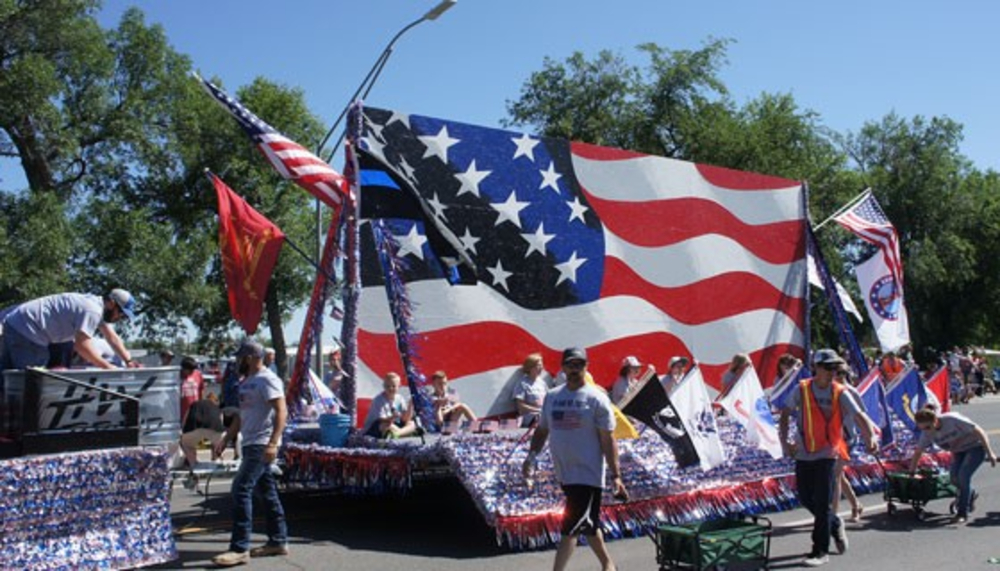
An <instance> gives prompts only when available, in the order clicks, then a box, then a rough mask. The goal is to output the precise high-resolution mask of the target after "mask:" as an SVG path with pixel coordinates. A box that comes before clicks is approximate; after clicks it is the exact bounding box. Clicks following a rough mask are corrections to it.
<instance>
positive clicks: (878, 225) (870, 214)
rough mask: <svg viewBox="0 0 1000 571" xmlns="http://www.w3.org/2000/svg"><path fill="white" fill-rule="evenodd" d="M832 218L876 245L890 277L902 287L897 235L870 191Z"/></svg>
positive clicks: (900, 259) (901, 262)
mask: <svg viewBox="0 0 1000 571" xmlns="http://www.w3.org/2000/svg"><path fill="white" fill-rule="evenodd" d="M834 220H836V221H837V223H838V224H840V225H841V226H843V227H844V228H846V229H847V230H849V231H851V232H852V233H854V234H855V235H857V236H858V237H859V238H861V239H862V240H864V241H865V242H869V243H871V244H874V245H875V246H878V248H879V249H880V250H881V251H882V255H883V256H884V257H885V263H886V266H888V267H889V271H890V272H892V277H893V278H894V279H895V280H896V283H897V284H899V287H900V288H902V287H903V259H902V257H900V255H899V237H898V236H897V235H896V229H895V228H894V227H893V226H892V222H889V219H888V218H887V217H886V215H885V212H883V211H882V207H881V206H879V203H878V200H876V199H875V195H874V194H872V193H871V191H869V192H868V194H867V196H865V197H864V198H863V199H861V200H859V201H858V203H857V204H855V205H854V206H852V207H851V208H850V209H848V210H847V211H846V212H844V213H843V214H841V215H839V216H837V217H836V218H834Z"/></svg>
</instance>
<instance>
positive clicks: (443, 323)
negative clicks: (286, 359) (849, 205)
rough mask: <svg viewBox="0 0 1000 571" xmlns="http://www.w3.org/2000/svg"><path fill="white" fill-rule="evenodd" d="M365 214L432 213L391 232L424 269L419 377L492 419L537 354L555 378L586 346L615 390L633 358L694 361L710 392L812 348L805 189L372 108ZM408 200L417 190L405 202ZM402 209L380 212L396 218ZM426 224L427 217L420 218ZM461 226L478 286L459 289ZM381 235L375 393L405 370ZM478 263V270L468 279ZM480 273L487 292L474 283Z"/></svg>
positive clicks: (415, 267)
mask: <svg viewBox="0 0 1000 571" xmlns="http://www.w3.org/2000/svg"><path fill="white" fill-rule="evenodd" d="M364 113H365V118H364V124H365V132H364V137H363V141H362V143H361V146H362V149H361V150H360V153H359V161H360V163H361V171H362V172H361V192H362V196H361V201H362V208H363V211H369V212H370V211H373V210H378V209H377V208H376V207H375V206H373V204H372V203H373V202H374V203H382V201H384V200H387V196H389V195H391V194H392V192H393V189H394V188H395V190H396V192H397V193H399V194H400V195H406V194H408V193H410V194H412V193H414V192H415V193H416V194H417V195H418V196H419V198H420V199H422V201H423V203H424V205H425V206H426V207H427V208H426V209H424V210H425V211H429V212H430V216H431V217H432V218H433V221H434V224H428V222H429V220H428V218H427V217H426V216H425V217H423V218H421V217H420V216H409V218H410V219H399V218H397V219H395V220H390V221H389V223H390V229H391V230H392V232H393V233H394V234H395V235H396V238H397V240H398V243H399V245H400V249H399V252H398V255H399V256H401V257H403V258H405V261H406V262H407V264H408V269H407V270H406V271H405V272H404V273H405V275H404V276H403V278H404V279H405V281H406V283H407V287H408V289H409V294H410V299H411V300H412V301H413V306H414V307H413V315H412V317H413V321H414V323H413V328H414V329H415V330H416V331H417V333H418V335H417V339H416V340H415V341H414V342H415V343H416V344H417V345H418V356H417V359H418V363H419V364H420V366H421V367H422V368H424V369H425V370H437V369H444V370H446V371H447V372H448V376H449V378H451V379H452V382H453V383H454V384H455V386H456V387H457V388H458V389H459V390H460V391H461V393H462V395H463V398H464V399H465V400H466V401H467V402H469V403H470V404H472V406H473V409H474V410H475V411H476V412H478V413H479V414H483V413H484V412H485V411H486V409H487V408H488V405H489V403H490V402H492V398H493V397H494V396H495V395H496V394H497V393H498V392H499V391H500V389H501V387H502V386H503V385H504V384H505V382H506V381H507V380H508V379H509V378H510V376H511V375H512V374H514V373H515V372H516V370H517V369H518V368H519V366H520V364H521V363H522V362H523V360H524V358H525V356H527V355H528V354H529V353H534V352H541V353H542V355H543V359H544V360H545V362H546V363H547V364H548V368H549V370H550V372H553V373H555V372H556V370H555V369H556V368H557V367H558V366H559V365H558V363H559V354H560V352H561V351H562V349H563V348H565V347H570V346H581V347H586V348H587V351H588V354H589V357H590V365H589V370H590V372H591V373H592V374H593V376H594V378H595V380H596V381H597V382H598V384H601V385H604V386H608V385H610V384H611V383H612V382H613V381H614V380H615V378H616V377H617V374H618V368H619V365H620V363H621V359H622V357H623V356H625V355H636V356H638V357H639V359H640V360H642V361H643V362H652V363H655V364H656V365H657V366H658V367H660V370H666V369H667V361H668V359H669V358H670V357H671V356H672V355H693V356H695V357H696V358H697V360H698V361H699V363H701V364H702V367H703V371H704V372H705V376H706V378H707V379H708V381H709V383H711V384H714V385H716V386H717V385H718V377H719V376H720V375H721V373H722V371H724V370H725V368H726V367H727V366H728V363H729V362H730V359H731V358H732V356H733V355H734V354H735V353H740V352H746V353H750V354H751V356H752V358H753V360H754V363H756V364H757V366H758V367H761V368H762V370H768V371H771V370H774V368H775V365H776V363H777V358H778V356H780V355H781V354H782V353H784V352H786V351H792V352H793V353H797V354H798V355H800V356H801V355H802V349H803V345H804V341H805V331H804V327H805V315H806V311H807V298H806V287H807V281H806V262H805V237H806V233H805V228H806V226H805V224H806V221H805V220H806V219H805V204H804V198H803V193H802V190H801V185H800V184H799V183H798V182H795V181H791V180H786V179H781V178H776V177H770V176H763V175H757V174H750V173H744V172H737V171H733V170H728V169H723V168H717V167H710V166H704V165H696V164H692V163H687V162H683V161H677V160H671V159H665V158H661V157H654V156H647V155H641V154H638V153H633V152H628V151H621V150H616V149H610V148H602V147H597V146H593V145H587V144H580V143H570V142H567V141H563V140H556V139H549V138H539V137H533V136H530V135H526V134H520V133H514V132H509V131H504V130H499V129H490V128H483V127H478V126H473V125H467V124H463V123H458V122H454V121H446V120H441V119H434V118H430V117H423V116H418V115H406V114H403V113H399V112H393V111H385V110H380V109H374V108H366V109H365V111H364ZM399 187H403V189H400V188H399ZM390 210H391V208H389V209H385V210H384V211H382V212H381V213H380V214H379V216H381V217H384V218H391V217H392V213H391V212H390ZM409 210H410V211H413V210H420V209H418V208H410V209H409ZM433 226H445V227H447V228H448V229H450V231H451V232H452V233H453V234H454V236H455V237H457V240H458V242H459V243H460V244H459V246H458V247H459V248H461V249H462V250H464V253H465V254H466V255H467V256H468V257H469V258H471V260H472V266H473V268H474V269H473V271H472V272H470V273H472V274H473V275H471V276H466V278H465V279H459V280H453V282H455V281H457V282H458V283H457V284H456V285H453V286H449V285H447V283H446V282H445V280H444V279H441V278H444V277H446V274H447V272H448V268H449V267H452V268H454V267H455V266H450V265H449V264H447V263H440V262H441V261H440V260H439V257H440V256H444V257H447V258H454V257H455V256H454V253H453V252H450V251H447V245H448V244H449V243H450V241H447V240H445V241H441V240H438V244H442V245H443V248H438V247H432V242H434V240H433V239H432V237H430V236H428V233H430V234H433V232H432V231H429V230H428V228H430V227H433ZM375 258H376V256H375V254H374V247H373V243H372V239H371V234H370V232H364V233H363V235H362V251H361V260H362V280H363V284H364V285H365V289H364V292H363V295H362V302H361V308H360V320H361V328H360V331H359V333H358V347H359V351H360V356H361V360H362V363H361V370H360V373H362V374H363V375H364V376H366V377H368V379H370V381H368V382H365V381H364V380H362V379H359V386H362V388H359V394H360V391H363V390H368V391H370V392H376V390H377V386H378V385H377V378H378V377H379V376H380V375H382V374H384V373H385V372H387V371H390V370H397V371H398V370H400V369H401V365H400V359H399V356H398V353H397V351H396V343H395V340H394V334H395V332H394V328H393V323H392V319H391V317H390V314H389V310H388V307H387V303H386V300H385V295H384V293H383V292H382V291H381V283H382V280H383V278H382V276H381V275H380V271H379V269H378V267H377V264H376V263H375V262H374V260H375ZM464 266H465V264H461V265H460V267H462V268H464ZM468 277H471V279H468Z"/></svg>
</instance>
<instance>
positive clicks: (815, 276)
mask: <svg viewBox="0 0 1000 571" xmlns="http://www.w3.org/2000/svg"><path fill="white" fill-rule="evenodd" d="M806 268H807V271H806V273H807V275H808V276H809V285H811V286H813V287H815V288H817V289H820V290H824V291H825V288H824V287H823V280H821V279H820V278H819V270H817V269H816V259H815V258H813V257H812V256H811V255H810V256H808V257H807V261H806ZM830 279H833V276H830ZM833 285H834V286H836V287H837V295H838V296H839V297H840V305H842V306H844V311H846V312H847V313H850V314H851V315H853V316H854V317H856V318H858V321H860V322H862V323H863V322H864V320H865V318H864V316H863V315H861V312H860V311H858V306H857V305H854V300H853V299H851V294H849V293H847V290H846V289H844V286H842V285H840V282H838V281H837V280H835V279H834V280H833Z"/></svg>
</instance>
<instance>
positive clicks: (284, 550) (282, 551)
mask: <svg viewBox="0 0 1000 571" xmlns="http://www.w3.org/2000/svg"><path fill="white" fill-rule="evenodd" d="M275 555H288V546H287V545H271V544H267V545H261V546H260V547H254V548H253V549H251V550H250V557H274V556H275Z"/></svg>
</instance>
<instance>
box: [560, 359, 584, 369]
mask: <svg viewBox="0 0 1000 571" xmlns="http://www.w3.org/2000/svg"><path fill="white" fill-rule="evenodd" d="M586 366H587V362H586V361H567V362H565V363H563V367H566V368H567V369H582V368H584V367H586Z"/></svg>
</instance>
